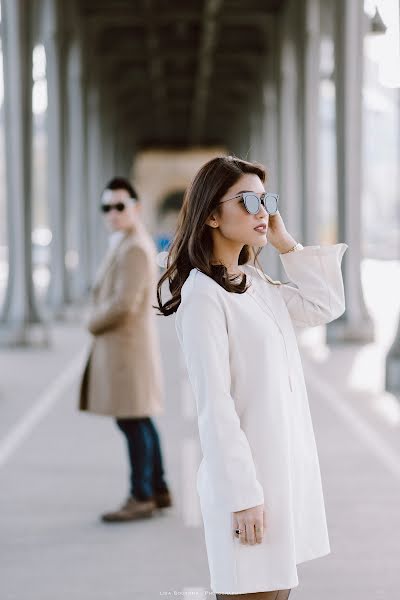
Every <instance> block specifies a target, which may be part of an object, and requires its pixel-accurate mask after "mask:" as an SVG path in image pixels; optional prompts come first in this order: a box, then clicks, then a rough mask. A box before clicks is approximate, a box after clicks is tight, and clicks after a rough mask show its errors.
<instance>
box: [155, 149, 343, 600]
mask: <svg viewBox="0 0 400 600" xmlns="http://www.w3.org/2000/svg"><path fill="white" fill-rule="evenodd" d="M264 182H265V170H264V168H263V167H262V165H260V164H258V163H250V162H247V161H243V160H240V159H238V158H233V157H226V156H224V157H217V158H214V159H213V160H211V161H209V162H208V163H206V164H205V165H204V166H203V167H202V168H201V169H200V171H199V172H198V173H197V175H196V176H195V178H194V180H193V182H192V184H191V185H190V187H189V188H188V189H187V191H186V194H185V198H184V201H183V206H182V209H181V213H180V216H179V223H178V228H177V232H176V235H175V238H174V240H173V243H172V246H171V249H170V252H169V255H168V260H167V269H166V272H165V273H164V274H163V276H162V277H161V279H160V281H159V283H158V289H157V298H158V308H159V309H160V311H161V313H162V314H164V315H169V314H172V313H174V312H176V331H177V335H178V339H179V342H180V345H181V347H182V350H183V354H184V358H185V362H186V366H187V370H188V375H189V379H190V382H191V385H192V388H193V392H194V397H195V400H196V406H197V414H198V427H199V436H200V443H201V448H202V453H203V458H202V461H201V464H200V467H199V471H198V475H197V491H198V494H199V499H200V506H201V512H202V518H203V523H204V534H205V543H206V550H207V557H208V565H209V571H210V587H211V590H212V591H213V592H214V593H216V595H217V599H223V598H225V595H226V597H227V598H232V595H239V596H240V598H243V599H244V598H249V599H251V600H259V599H260V600H261V599H263V600H286V599H287V598H288V597H289V594H290V590H291V588H293V587H295V586H297V585H298V583H299V582H298V576H297V569H296V565H297V564H299V563H301V562H304V561H308V560H311V559H314V558H317V557H320V556H324V555H326V554H328V553H329V552H330V546H329V538H328V531H327V524H326V517H325V507H324V498H323V492H322V485H321V474H320V468H319V461H318V454H317V448H316V444H315V438H314V431H313V425H312V420H311V416H310V411H309V405H308V398H307V391H306V387H305V382H304V377H303V370H302V364H301V359H300V355H299V350H298V346H297V340H296V335H295V329H294V326H300V327H302V326H309V325H311V326H312V325H320V324H323V323H328V322H330V321H332V320H333V319H336V318H337V317H339V316H340V315H341V314H342V313H343V311H344V309H345V299H344V289H343V279H342V274H341V259H342V256H343V254H344V252H345V250H346V249H347V245H346V244H344V243H340V244H333V245H324V246H320V245H315V246H305V247H303V246H302V245H301V244H300V243H298V242H297V241H296V240H295V239H294V238H293V237H292V236H291V235H290V233H289V232H288V231H287V230H286V228H285V225H284V222H283V220H282V217H281V215H280V213H279V211H278V210H277V206H278V197H277V195H276V194H272V193H270V192H268V193H265V189H264ZM267 243H270V244H272V245H273V246H274V247H275V248H276V249H277V251H278V252H279V255H280V258H281V261H282V263H283V266H284V268H285V271H286V273H287V275H288V277H289V279H290V280H291V282H292V283H290V282H288V283H281V282H280V281H274V280H272V279H271V278H270V277H268V276H267V275H266V274H265V273H263V271H262V269H261V268H260V265H259V263H258V261H257V255H258V253H259V252H260V251H261V249H262V247H264V246H265V245H266V244H267ZM250 259H254V260H253V261H252V262H253V264H250ZM166 279H168V281H169V289H170V291H171V298H170V299H169V300H168V301H166V302H164V303H163V302H162V301H161V286H162V284H163V282H164V281H165V280H166ZM293 284H295V285H293Z"/></svg>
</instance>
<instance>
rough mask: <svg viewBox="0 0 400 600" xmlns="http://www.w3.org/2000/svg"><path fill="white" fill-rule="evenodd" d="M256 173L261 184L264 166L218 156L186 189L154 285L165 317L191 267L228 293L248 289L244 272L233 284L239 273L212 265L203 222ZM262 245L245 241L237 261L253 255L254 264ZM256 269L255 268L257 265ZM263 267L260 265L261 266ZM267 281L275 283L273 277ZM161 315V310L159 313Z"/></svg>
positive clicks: (177, 300)
mask: <svg viewBox="0 0 400 600" xmlns="http://www.w3.org/2000/svg"><path fill="white" fill-rule="evenodd" d="M247 173H250V174H254V175H258V177H259V178H260V179H261V181H262V182H263V183H264V182H265V180H266V178H267V176H266V171H265V168H264V167H263V165H261V164H260V163H258V162H248V161H246V160H242V159H240V158H237V157H232V156H217V157H216V158H213V159H211V160H210V161H208V162H207V163H205V164H204V165H203V166H202V167H201V169H200V170H199V171H198V173H197V174H196V175H195V177H194V179H193V181H192V182H191V184H190V185H189V187H188V188H187V189H186V191H185V195H184V198H183V203H182V207H181V210H180V212H179V215H178V223H177V228H176V232H175V236H174V239H173V241H172V244H171V246H170V248H169V251H168V257H167V264H166V271H165V273H164V274H163V275H162V277H161V278H160V280H159V282H158V284H157V302H158V306H153V307H154V308H159V310H160V311H161V314H162V315H164V316H168V315H171V314H173V313H174V312H176V311H177V309H178V307H179V304H180V302H181V289H182V286H183V284H184V283H185V281H186V279H187V277H188V276H189V273H190V271H191V269H193V268H194V267H195V268H197V269H199V270H200V271H202V272H203V273H205V274H206V275H208V276H209V277H212V278H213V279H214V280H215V281H216V282H217V283H218V284H219V285H221V286H222V287H223V288H224V289H225V290H227V291H228V292H233V293H236V294H243V293H244V292H245V291H246V290H247V289H248V286H246V275H245V274H244V275H243V276H242V277H241V280H240V281H239V283H235V281H236V280H237V278H238V277H240V276H238V275H233V276H231V275H230V274H229V273H228V271H227V268H226V266H225V265H222V264H217V265H213V264H211V262H210V260H211V258H212V249H213V240H212V236H211V231H210V230H211V227H209V226H208V225H207V223H206V221H207V219H208V218H209V217H210V215H211V214H212V213H213V212H217V214H218V213H219V210H220V207H219V205H218V203H219V201H220V199H221V198H222V196H223V195H224V194H225V193H226V192H227V191H228V189H229V188H230V187H231V186H232V185H234V184H235V183H236V182H237V181H238V180H239V179H240V177H241V176H242V175H244V174H247ZM261 250H262V247H258V249H255V248H254V247H253V246H248V245H247V244H245V245H244V246H243V248H242V250H241V252H240V254H239V259H238V263H239V265H243V264H246V263H248V262H249V260H250V258H251V257H253V258H254V266H256V263H257V265H258V266H259V267H260V264H259V262H258V260H257V257H258V255H259V253H260V252H261ZM256 268H257V267H256ZM261 270H262V268H261ZM166 279H168V281H169V289H170V292H171V298H170V299H169V300H167V302H165V303H164V304H163V303H162V300H161V287H162V285H163V283H164V281H165V280H166ZM269 283H274V282H273V280H272V281H269ZM158 314H160V313H158Z"/></svg>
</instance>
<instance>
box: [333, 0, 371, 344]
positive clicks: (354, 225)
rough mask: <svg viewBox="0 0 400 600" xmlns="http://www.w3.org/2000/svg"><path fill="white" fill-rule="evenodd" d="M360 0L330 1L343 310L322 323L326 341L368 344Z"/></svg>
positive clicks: (361, 14) (361, 20)
mask: <svg viewBox="0 0 400 600" xmlns="http://www.w3.org/2000/svg"><path fill="white" fill-rule="evenodd" d="M363 38H364V10H363V0H352V2H348V1H347V0H336V2H335V84H336V136H337V195H338V200H337V202H338V239H339V241H341V242H342V241H343V242H346V243H348V245H349V249H348V251H347V253H346V254H347V256H346V257H344V260H343V275H344V282H345V291H346V311H345V313H344V314H343V315H342V316H341V317H340V318H339V319H337V320H336V321H334V322H333V323H331V324H329V325H328V327H327V339H328V341H330V342H332V341H356V342H371V341H372V340H373V338H374V330H373V323H372V320H371V317H370V316H369V314H368V312H367V309H366V306H365V302H364V297H363V291H362V287H361V272H360V262H361V258H362V255H361V231H362V227H361V181H362V177H361V157H362V135H361V133H362V131H361V124H362V82H363Z"/></svg>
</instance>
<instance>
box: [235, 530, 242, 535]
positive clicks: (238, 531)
mask: <svg viewBox="0 0 400 600" xmlns="http://www.w3.org/2000/svg"><path fill="white" fill-rule="evenodd" d="M243 532H244V529H235V533H237V534H238V535H239V533H243Z"/></svg>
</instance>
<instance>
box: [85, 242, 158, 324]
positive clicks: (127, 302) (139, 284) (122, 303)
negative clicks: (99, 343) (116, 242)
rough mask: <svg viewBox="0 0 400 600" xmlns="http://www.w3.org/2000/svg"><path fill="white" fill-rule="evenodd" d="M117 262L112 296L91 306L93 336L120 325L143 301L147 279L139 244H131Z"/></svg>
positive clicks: (145, 258)
mask: <svg viewBox="0 0 400 600" xmlns="http://www.w3.org/2000/svg"><path fill="white" fill-rule="evenodd" d="M118 261H119V263H118V266H117V269H118V273H117V276H116V282H115V288H114V290H113V293H112V295H111V296H110V297H109V298H107V300H105V301H104V302H102V303H100V304H98V305H94V306H93V308H92V313H91V315H90V318H89V321H88V329H89V331H90V332H91V333H92V334H93V335H100V334H102V333H105V332H106V331H108V330H110V329H113V328H115V327H118V326H119V325H120V324H121V322H123V320H124V318H125V317H126V316H127V315H128V314H134V313H135V312H136V311H137V309H138V308H139V306H140V304H141V302H142V299H143V295H144V292H145V290H146V287H147V278H148V264H147V261H148V258H147V255H146V252H145V251H144V250H143V249H142V248H140V247H139V246H132V247H131V248H130V249H129V250H127V251H126V253H124V254H123V255H122V256H121V257H120V258H119V259H118Z"/></svg>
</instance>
